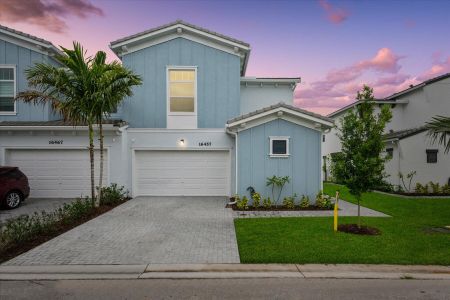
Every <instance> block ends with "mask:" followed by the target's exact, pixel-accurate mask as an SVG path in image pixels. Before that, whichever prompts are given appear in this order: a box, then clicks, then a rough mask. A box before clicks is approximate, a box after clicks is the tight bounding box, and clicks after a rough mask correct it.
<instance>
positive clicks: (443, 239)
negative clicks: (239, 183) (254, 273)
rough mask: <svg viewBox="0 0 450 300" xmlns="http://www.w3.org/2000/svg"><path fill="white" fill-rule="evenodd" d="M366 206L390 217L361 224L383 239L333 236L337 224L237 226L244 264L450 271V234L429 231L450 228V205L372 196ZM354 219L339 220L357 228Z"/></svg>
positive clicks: (329, 187)
mask: <svg viewBox="0 0 450 300" xmlns="http://www.w3.org/2000/svg"><path fill="white" fill-rule="evenodd" d="M336 189H339V190H340V191H341V198H343V199H345V200H348V201H351V202H354V198H353V197H352V196H351V195H350V194H349V193H348V190H347V189H346V188H345V187H341V186H338V185H333V184H324V192H325V193H327V194H330V195H334V193H335V191H336ZM362 205H363V206H366V207H369V208H372V209H375V210H378V211H381V212H384V213H386V214H388V215H391V216H392V217H391V218H369V217H367V218H363V224H365V225H368V226H373V227H377V228H379V229H380V230H381V231H382V234H381V235H380V236H360V235H353V234H348V233H341V232H338V233H334V232H333V228H332V226H333V218H332V217H320V218H259V219H237V220H235V225H236V226H235V227H236V234H237V240H238V246H239V253H240V257H241V262H243V263H369V264H380V263H386V264H436V265H450V234H448V233H428V232H426V229H427V228H430V227H439V226H441V227H442V226H445V225H450V199H409V198H400V197H394V196H387V195H382V194H377V193H368V194H365V195H364V196H363V200H362ZM356 221H357V218H355V217H342V218H339V222H340V223H356Z"/></svg>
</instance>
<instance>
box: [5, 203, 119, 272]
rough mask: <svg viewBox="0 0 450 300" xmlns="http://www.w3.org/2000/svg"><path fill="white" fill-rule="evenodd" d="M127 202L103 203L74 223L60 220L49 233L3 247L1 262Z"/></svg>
mask: <svg viewBox="0 0 450 300" xmlns="http://www.w3.org/2000/svg"><path fill="white" fill-rule="evenodd" d="M125 202H126V201H124V202H121V203H118V204H117V205H102V206H100V207H97V208H95V210H94V211H93V212H92V213H90V214H89V215H86V216H85V217H84V218H81V219H78V220H76V221H75V222H73V223H70V224H68V223H63V222H60V223H59V224H57V225H55V227H54V230H52V231H51V232H49V233H48V234H41V235H37V236H35V237H34V238H33V239H31V240H28V241H26V242H23V243H20V244H18V245H13V246H11V247H8V248H5V249H2V250H1V251H0V264H1V263H3V262H5V261H8V260H10V259H12V258H14V257H16V256H19V255H20V254H22V253H25V252H27V251H29V250H31V249H33V248H35V247H37V246H39V245H41V244H43V243H45V242H47V241H49V240H51V239H53V238H55V237H57V236H58V235H61V234H63V233H65V232H67V231H69V230H71V229H72V228H75V227H77V226H79V225H81V224H83V223H86V222H87V221H89V220H92V219H94V218H96V217H98V216H100V215H102V214H104V213H106V212H108V211H110V210H111V209H113V208H114V207H116V206H119V205H121V204H123V203H125Z"/></svg>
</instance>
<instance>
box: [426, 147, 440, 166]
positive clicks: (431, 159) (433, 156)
mask: <svg viewBox="0 0 450 300" xmlns="http://www.w3.org/2000/svg"><path fill="white" fill-rule="evenodd" d="M426 153H427V163H428V164H435V163H437V154H438V150H437V149H427V150H426Z"/></svg>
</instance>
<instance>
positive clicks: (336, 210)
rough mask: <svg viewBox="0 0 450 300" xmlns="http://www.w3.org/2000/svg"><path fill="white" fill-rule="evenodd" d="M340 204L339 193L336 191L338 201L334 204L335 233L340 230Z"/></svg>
mask: <svg viewBox="0 0 450 300" xmlns="http://www.w3.org/2000/svg"><path fill="white" fill-rule="evenodd" d="M338 202H339V191H336V201H335V203H334V232H336V231H337V230H338Z"/></svg>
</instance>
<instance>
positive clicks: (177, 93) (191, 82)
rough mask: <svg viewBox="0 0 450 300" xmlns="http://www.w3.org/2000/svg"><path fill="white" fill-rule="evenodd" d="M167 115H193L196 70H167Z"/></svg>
mask: <svg viewBox="0 0 450 300" xmlns="http://www.w3.org/2000/svg"><path fill="white" fill-rule="evenodd" d="M168 72H169V74H168V81H169V82H168V86H169V87H168V93H169V105H168V107H169V114H195V106H196V105H195V101H196V99H195V97H196V90H195V89H196V82H195V80H196V70H195V69H189V68H174V69H169V70H168Z"/></svg>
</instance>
